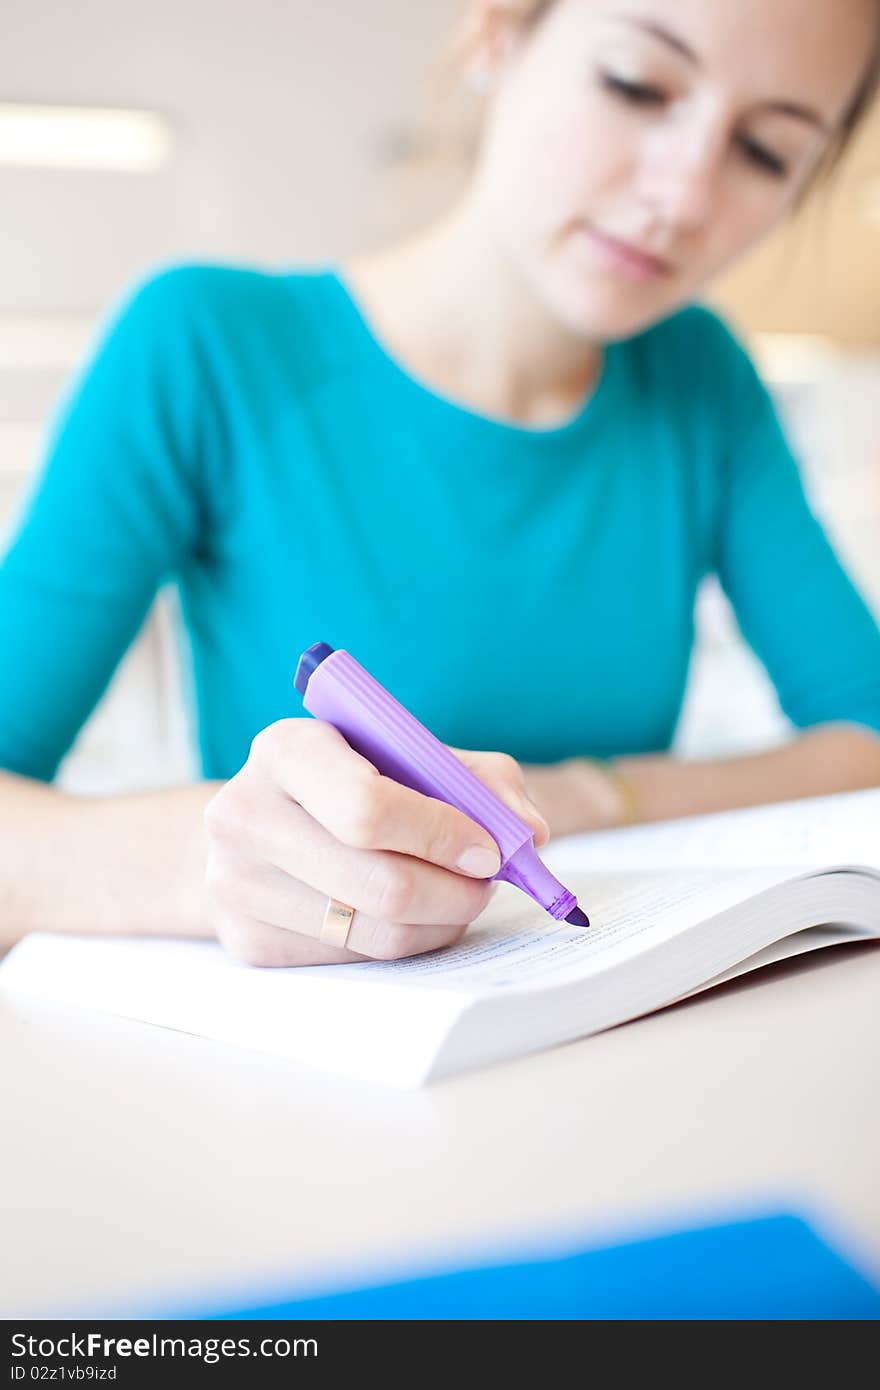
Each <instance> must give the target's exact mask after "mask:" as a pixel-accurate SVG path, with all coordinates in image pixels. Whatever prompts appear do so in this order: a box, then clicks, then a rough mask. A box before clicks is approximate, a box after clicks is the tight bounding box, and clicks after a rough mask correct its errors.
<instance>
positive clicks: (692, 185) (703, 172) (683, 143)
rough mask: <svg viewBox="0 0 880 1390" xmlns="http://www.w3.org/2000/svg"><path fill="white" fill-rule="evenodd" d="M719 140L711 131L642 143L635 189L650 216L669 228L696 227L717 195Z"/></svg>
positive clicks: (707, 218) (705, 219)
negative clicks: (644, 146)
mask: <svg viewBox="0 0 880 1390" xmlns="http://www.w3.org/2000/svg"><path fill="white" fill-rule="evenodd" d="M719 143H720V142H719V141H718V139H717V138H715V137H714V136H713V135H712V134H711V133H706V134H700V135H696V136H694V135H688V134H687V133H684V132H682V133H678V134H677V135H675V136H666V137H665V138H664V139H663V140H662V141H661V140H660V139H657V140H654V141H652V142H650V144H648V145H646V148H645V150H644V154H643V159H642V162H641V166H640V176H639V192H640V195H641V198H642V201H643V203H644V204H645V205H646V206H647V207H649V208H650V210H651V213H652V216H653V217H654V219H655V220H656V221H657V222H658V223H660V224H661V225H662V226H665V227H667V228H668V229H669V230H670V231H675V232H680V233H685V232H690V233H693V232H697V231H700V230H701V229H702V228H703V227H704V226H705V225H706V224H707V223H708V222H709V221H710V219H711V217H712V212H713V210H714V208H715V205H716V202H717V198H718V179H719V175H720V168H721V153H720V150H719Z"/></svg>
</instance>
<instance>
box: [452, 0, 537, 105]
mask: <svg viewBox="0 0 880 1390" xmlns="http://www.w3.org/2000/svg"><path fill="white" fill-rule="evenodd" d="M535 8H536V7H535V5H534V4H531V5H530V4H529V3H527V0H526V3H524V0H518V2H517V0H470V4H469V7H468V10H467V13H466V14H465V16H464V19H463V21H462V30H461V37H460V44H461V48H460V52H461V54H462V59H461V70H462V75H463V77H464V80H465V82H466V83H467V85H468V86H469V87H470V88H471V89H472V90H473V91H475V92H477V93H479V94H480V95H485V94H486V93H487V92H489V91H491V89H492V87H494V86H495V84H496V82H497V81H498V78H499V76H500V73H501V70H502V69H503V67H504V65H505V63H506V62H508V61H509V59H510V58H511V57H512V55H513V53H514V52H515V50H516V49H517V48H518V46H519V43H520V40H521V39H522V36H523V31H524V28H525V23H526V21H527V19H528V14H529V11H530V10H534V9H535Z"/></svg>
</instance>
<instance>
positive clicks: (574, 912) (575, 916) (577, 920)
mask: <svg viewBox="0 0 880 1390" xmlns="http://www.w3.org/2000/svg"><path fill="white" fill-rule="evenodd" d="M565 920H566V922H571V925H572V926H573V927H588V926H589V925H590V919H589V917H588V916H587V914H586V913H585V912H581V910H580V908H579V907H573V908H572V909H571V912H570V913H569V914H568V916H567V917H566V919H565Z"/></svg>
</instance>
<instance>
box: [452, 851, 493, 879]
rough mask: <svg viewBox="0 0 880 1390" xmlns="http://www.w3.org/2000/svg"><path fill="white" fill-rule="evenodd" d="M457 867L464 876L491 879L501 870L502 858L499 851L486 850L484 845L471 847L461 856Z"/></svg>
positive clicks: (457, 861)
mask: <svg viewBox="0 0 880 1390" xmlns="http://www.w3.org/2000/svg"><path fill="white" fill-rule="evenodd" d="M455 867H456V868H457V869H461V871H462V873H463V874H470V875H471V876H472V877H473V878H491V877H492V875H493V874H497V872H498V870H499V869H500V868H501V856H500V854H499V853H498V851H497V849H484V848H483V846H482V845H471V847H470V849H466V850H465V851H464V853H463V854H461V855H459V857H458V859H457V860H456V865H455Z"/></svg>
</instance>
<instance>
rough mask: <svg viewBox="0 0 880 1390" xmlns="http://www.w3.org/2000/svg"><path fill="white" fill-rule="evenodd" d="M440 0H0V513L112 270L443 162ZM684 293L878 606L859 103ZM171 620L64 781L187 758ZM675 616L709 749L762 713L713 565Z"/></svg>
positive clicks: (169, 612)
mask: <svg viewBox="0 0 880 1390" xmlns="http://www.w3.org/2000/svg"><path fill="white" fill-rule="evenodd" d="M459 9H460V5H459V3H458V0H419V3H418V4H414V3H413V2H412V0H323V3H322V4H315V3H314V0H250V2H249V3H248V4H246V5H245V4H241V3H234V0H210V3H209V0H176V2H175V3H172V0H153V3H152V4H151V5H150V6H149V7H147V6H144V5H142V4H137V3H135V2H134V0H82V3H79V4H76V5H71V4H70V3H62V0H4V3H3V11H2V14H3V23H2V43H0V530H2V529H5V530H8V529H9V527H10V526H11V525H12V524H13V522H14V516H15V513H16V508H17V506H19V505H20V502H21V499H22V498H23V496H24V494H25V491H26V488H27V483H28V478H29V477H31V476H32V475H33V472H34V469H35V468H36V467H37V466H38V464H39V461H40V457H41V448H42V444H41V440H42V431H43V429H44V426H45V422H46V419H47V415H48V413H49V412H50V411H51V409H52V407H53V403H54V402H55V401H56V400H57V398H58V394H59V392H60V391H61V389H62V387H63V384H64V383H65V381H66V380H67V379H68V378H69V376H70V374H71V372H72V371H73V370H75V368H76V366H77V364H78V363H80V362H81V361H82V358H83V355H84V353H85V352H86V351H87V349H88V344H89V342H90V341H91V339H92V335H93V334H94V332H95V330H96V326H97V322H98V320H99V317H100V316H101V315H102V314H103V313H105V312H106V311H107V309H108V307H109V306H110V305H111V304H112V302H113V301H114V299H115V298H116V297H117V296H118V295H119V294H120V293H121V292H122V291H123V290H124V289H125V288H126V287H127V286H128V285H129V284H130V283H131V281H132V280H133V279H135V278H137V277H139V276H141V275H143V274H144V273H146V272H148V271H149V270H150V269H151V268H154V267H156V266H157V265H160V264H164V263H167V262H168V261H172V260H173V261H177V260H181V259H191V258H196V259H206V258H207V259H222V260H233V261H237V262H246V263H250V264H260V265H267V266H280V265H292V264H296V263H300V262H315V261H329V260H332V259H334V258H335V257H337V256H341V255H344V254H346V253H348V252H350V251H352V250H355V249H359V248H364V247H366V246H370V245H374V244H376V243H378V242H381V241H382V240H384V239H385V238H387V237H391V236H394V235H396V234H397V233H399V232H402V231H405V230H408V229H410V228H413V227H416V226H418V225H420V224H421V223H422V222H423V221H424V220H425V219H426V218H427V217H429V216H431V215H432V214H433V213H435V212H437V211H439V210H440V209H442V208H443V207H444V206H445V205H446V204H447V202H448V200H449V199H450V198H451V197H452V196H453V195H454V193H455V191H456V189H457V188H458V187H459V186H460V183H461V179H462V166H461V160H460V158H459V148H460V146H459V142H458V140H457V130H458V125H457V122H458V118H459V116H460V114H461V111H460V108H459V106H458V105H457V103H456V102H455V101H454V100H452V99H450V101H449V103H448V104H447V105H446V106H441V107H439V108H434V107H433V106H432V105H431V103H430V100H429V93H430V91H431V70H432V64H433V63H434V62H435V59H436V57H437V55H438V52H439V51H440V48H441V46H442V44H443V42H444V40H445V39H446V38H447V37H448V34H449V31H450V27H451V25H452V23H453V22H454V20H455V17H456V15H457V14H458V12H459ZM22 107H25V108H40V107H45V108H68V110H67V111H66V113H65V112H57V111H56V113H55V114H56V115H60V116H61V117H62V120H61V122H60V124H59V125H58V127H57V129H56V131H55V133H54V134H52V132H51V130H50V131H48V133H47V129H46V127H45V126H41V125H40V124H39V119H40V111H39V110H31V111H30V112H29V113H28V112H27V111H25V112H24V113H22V109H21V108H22ZM94 108H97V109H98V110H99V112H100V111H102V110H103V111H105V112H108V113H111V114H112V113H114V112H120V111H122V112H125V111H132V110H133V111H134V112H136V113H137V112H139V113H146V114H145V115H144V116H142V117H141V118H140V120H141V123H140V125H137V124H136V125H135V126H134V128H133V131H132V132H130V133H131V134H133V135H134V136H136V137H137V138H136V140H135V142H134V144H132V145H131V147H130V148H129V147H128V146H127V144H126V140H127V138H128V137H127V136H126V135H125V132H124V131H122V133H121V134H119V135H114V134H113V131H112V127H111V126H110V125H109V124H108V123H107V120H106V118H102V117H101V116H100V115H99V116H97V117H95V118H94V120H93V123H92V124H91V125H90V124H88V121H89V119H91V118H89V116H88V112H89V111H90V110H91V109H94ZM22 114H24V115H26V116H28V122H27V123H26V128H23V126H22V120H21V117H22ZM52 114H53V113H52V111H48V112H46V111H44V112H43V117H44V118H48V117H49V116H51V115H52ZM84 120H86V124H85V125H83V121H84ZM76 122H79V124H78V125H77V124H76ZM23 129H24V136H23V135H22V130H23ZM35 131H36V134H35V133H34V132H35ZM102 132H103V133H102ZM114 140H115V141H116V144H115V146H114V145H113V143H112V142H113V141H114ZM26 142H29V145H28V148H27V149H26V148H25V143H26ZM40 143H42V150H39V149H38V148H37V146H38V145H39V144H40ZM90 150H91V155H89V151H90ZM28 151H29V152H28ZM135 165H137V166H138V167H134V166H135ZM90 166H91V167H90ZM706 297H707V298H708V299H709V300H710V301H713V302H715V303H716V304H718V305H720V306H721V308H722V310H723V312H724V313H725V314H726V316H727V317H728V318H729V319H730V320H731V321H732V322H733V324H734V326H735V327H737V328H738V329H739V330H740V331H741V332H743V333H744V334H745V335H746V337H747V339H748V341H749V343H750V345H751V347H752V349H753V351H754V353H755V355H756V357H757V358H758V360H759V363H760V365H761V366H762V369H763V370H764V373H765V376H766V377H767V379H768V380H769V382H770V384H771V386H772V388H773V390H774V391H775V393H776V394H777V397H778V400H779V404H780V408H781V410H782V413H783V416H784V418H785V420H786V423H787V425H788V428H789V432H790V434H791V436H792V438H793V440H794V442H795V444H796V446H797V447H798V449H799V453H800V457H801V458H802V461H803V467H804V474H805V478H806V481H807V485H808V489H809V491H810V494H811V497H812V499H813V501H814V505H815V506H816V507H817V509H818V510H819V511H820V513H821V515H822V516H823V519H824V520H825V522H826V524H827V526H828V528H829V530H830V532H831V534H832V536H833V538H834V540H835V541H836V543H837V545H838V547H839V549H840V550H841V552H842V554H843V556H844V559H845V560H846V562H847V564H848V565H849V568H850V569H851V571H852V573H853V575H854V577H855V578H856V580H857V582H858V583H859V584H860V586H861V587H862V589H863V591H864V592H865V594H866V596H867V597H868V598H869V601H870V602H871V603H872V604H873V605H874V606H875V608H876V609H877V611H878V612H880V112H878V111H875V113H874V114H873V117H872V120H871V122H870V123H869V125H868V126H867V127H866V128H865V130H864V132H863V134H862V136H861V138H860V140H859V141H858V143H857V145H856V146H855V148H854V149H853V150H852V151H851V153H850V155H849V157H848V158H847V161H846V164H845V166H844V167H843V168H842V169H841V171H840V172H839V173H838V175H837V176H836V179H835V182H834V185H833V187H831V188H829V189H827V190H823V191H821V192H820V193H818V194H817V195H816V196H815V197H814V199H813V201H812V202H811V203H810V204H808V206H807V208H806V209H805V210H804V212H803V214H802V215H801V216H800V217H799V218H798V219H797V221H796V222H794V223H793V224H791V225H790V226H788V227H787V228H785V229H784V230H783V231H782V232H781V233H779V234H778V235H776V236H775V237H774V238H773V239H772V241H769V242H768V243H766V244H765V246H764V247H762V248H761V249H760V250H759V252H758V253H756V254H755V255H754V256H752V257H751V258H750V260H749V261H748V262H747V263H743V264H741V265H740V266H739V267H737V269H736V271H735V273H734V274H732V275H731V276H729V277H728V278H727V279H726V280H725V281H724V282H723V283H721V284H719V285H717V286H712V287H711V288H710V290H709V293H708V294H707V296H706ZM796 582H797V576H796V575H793V576H792V583H796ZM173 621H174V605H173V599H172V598H170V597H169V596H163V597H162V599H161V601H160V602H159V603H158V604H157V605H156V608H155V610H154V612H153V613H152V615H151V616H150V618H149V619H148V622H147V624H146V627H145V630H144V632H143V633H142V634H141V637H140V638H139V640H138V642H137V644H136V646H135V647H134V648H133V650H132V651H131V653H130V654H129V655H128V656H127V657H126V659H125V661H124V662H123V664H122V667H121V668H120V671H119V672H118V673H117V676H116V678H115V679H114V682H113V684H112V686H111V688H110V690H109V691H108V694H107V696H106V697H105V699H104V701H103V702H102V705H101V706H100V708H99V710H98V711H97V712H96V714H95V716H94V717H93V719H92V720H91V721H90V723H89V725H88V726H87V728H86V729H85V730H84V731H83V734H82V736H81V738H80V740H79V741H78V743H77V746H76V748H75V749H74V751H73V753H72V755H71V756H70V757H69V758H68V760H67V762H66V764H65V766H64V768H63V772H62V780H63V782H64V784H65V785H67V786H70V787H73V788H76V789H78V790H84V791H100V790H113V789H119V788H123V787H135V786H154V785H161V784H166V783H168V782H172V781H176V780H179V779H181V778H185V777H187V776H189V775H191V774H192V771H193V769H194V764H193V759H192V751H191V743H190V737H189V730H188V727H187V720H186V717H185V714H184V711H183V706H182V701H181V698H180V677H179V672H178V669H177V659H176V655H175V644H174V642H173V640H172V627H173ZM698 630H699V641H698V646H697V651H696V654H695V659H694V664H693V670H692V678H691V683H690V687H689V691H688V697H687V702H686V707H685V711H684V714H683V717H682V720H681V725H680V728H679V733H678V738H677V747H678V748H679V750H680V751H681V752H682V753H684V754H687V755H702V754H709V753H715V752H718V753H724V752H733V751H736V750H739V749H745V748H757V747H761V746H766V745H767V744H768V743H771V742H773V741H775V740H776V739H778V738H779V737H783V736H785V733H786V724H785V721H784V719H783V718H782V716H781V714H780V712H779V710H778V707H777V706H776V702H775V699H774V697H773V693H772V690H771V689H770V686H769V682H768V681H767V679H766V677H765V676H764V673H763V672H762V670H761V669H760V667H759V666H758V665H757V663H756V662H755V661H754V659H753V658H752V657H751V655H750V653H749V652H748V651H747V649H746V648H745V647H744V644H743V643H742V641H741V640H740V638H739V635H738V633H737V631H736V628H735V625H734V624H733V622H732V619H731V616H730V613H729V610H728V608H727V605H726V603H725V601H724V599H723V597H722V595H721V594H720V592H719V591H718V589H717V586H716V585H715V584H714V583H713V582H708V583H707V584H706V585H705V587H704V591H703V592H702V593H701V595H700V601H699V610H698ZM294 657H295V653H291V666H292V665H293V660H294ZM3 659H4V660H7V659H14V654H9V653H5V654H4V656H3ZM734 692H735V694H734ZM291 712H292V713H293V712H295V711H294V705H293V700H292V704H291Z"/></svg>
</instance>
